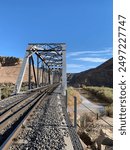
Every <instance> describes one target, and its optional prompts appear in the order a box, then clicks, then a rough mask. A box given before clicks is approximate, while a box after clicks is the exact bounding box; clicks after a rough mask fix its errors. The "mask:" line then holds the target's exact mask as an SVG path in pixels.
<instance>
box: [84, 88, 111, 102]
mask: <svg viewBox="0 0 130 150" xmlns="http://www.w3.org/2000/svg"><path fill="white" fill-rule="evenodd" d="M83 89H84V90H86V91H87V92H89V93H90V94H92V95H94V96H96V97H97V98H98V100H100V101H99V102H104V103H109V104H111V103H112V102H113V94H112V91H113V89H112V88H108V87H97V86H87V87H86V86H84V87H83Z"/></svg>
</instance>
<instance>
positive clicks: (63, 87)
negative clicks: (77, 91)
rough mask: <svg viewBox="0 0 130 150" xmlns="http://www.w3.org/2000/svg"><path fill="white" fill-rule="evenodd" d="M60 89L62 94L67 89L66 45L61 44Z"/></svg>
mask: <svg viewBox="0 0 130 150" xmlns="http://www.w3.org/2000/svg"><path fill="white" fill-rule="evenodd" d="M62 50H63V51H62V90H63V93H62V94H63V95H65V94H66V89H67V79H66V45H65V44H63V45H62Z"/></svg>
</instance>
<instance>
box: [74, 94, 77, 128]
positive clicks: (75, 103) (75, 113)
mask: <svg viewBox="0 0 130 150" xmlns="http://www.w3.org/2000/svg"><path fill="white" fill-rule="evenodd" d="M74 127H75V129H76V128H77V97H76V96H74Z"/></svg>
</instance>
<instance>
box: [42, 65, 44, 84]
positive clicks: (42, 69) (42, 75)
mask: <svg viewBox="0 0 130 150" xmlns="http://www.w3.org/2000/svg"><path fill="white" fill-rule="evenodd" d="M43 73H44V65H43V64H42V86H43Z"/></svg>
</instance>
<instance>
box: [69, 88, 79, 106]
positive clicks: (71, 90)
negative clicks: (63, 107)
mask: <svg viewBox="0 0 130 150" xmlns="http://www.w3.org/2000/svg"><path fill="white" fill-rule="evenodd" d="M67 92H68V105H69V106H73V105H74V96H75V97H77V103H78V104H79V103H81V99H80V93H79V92H78V91H76V90H75V89H74V88H73V87H68V88H67Z"/></svg>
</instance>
